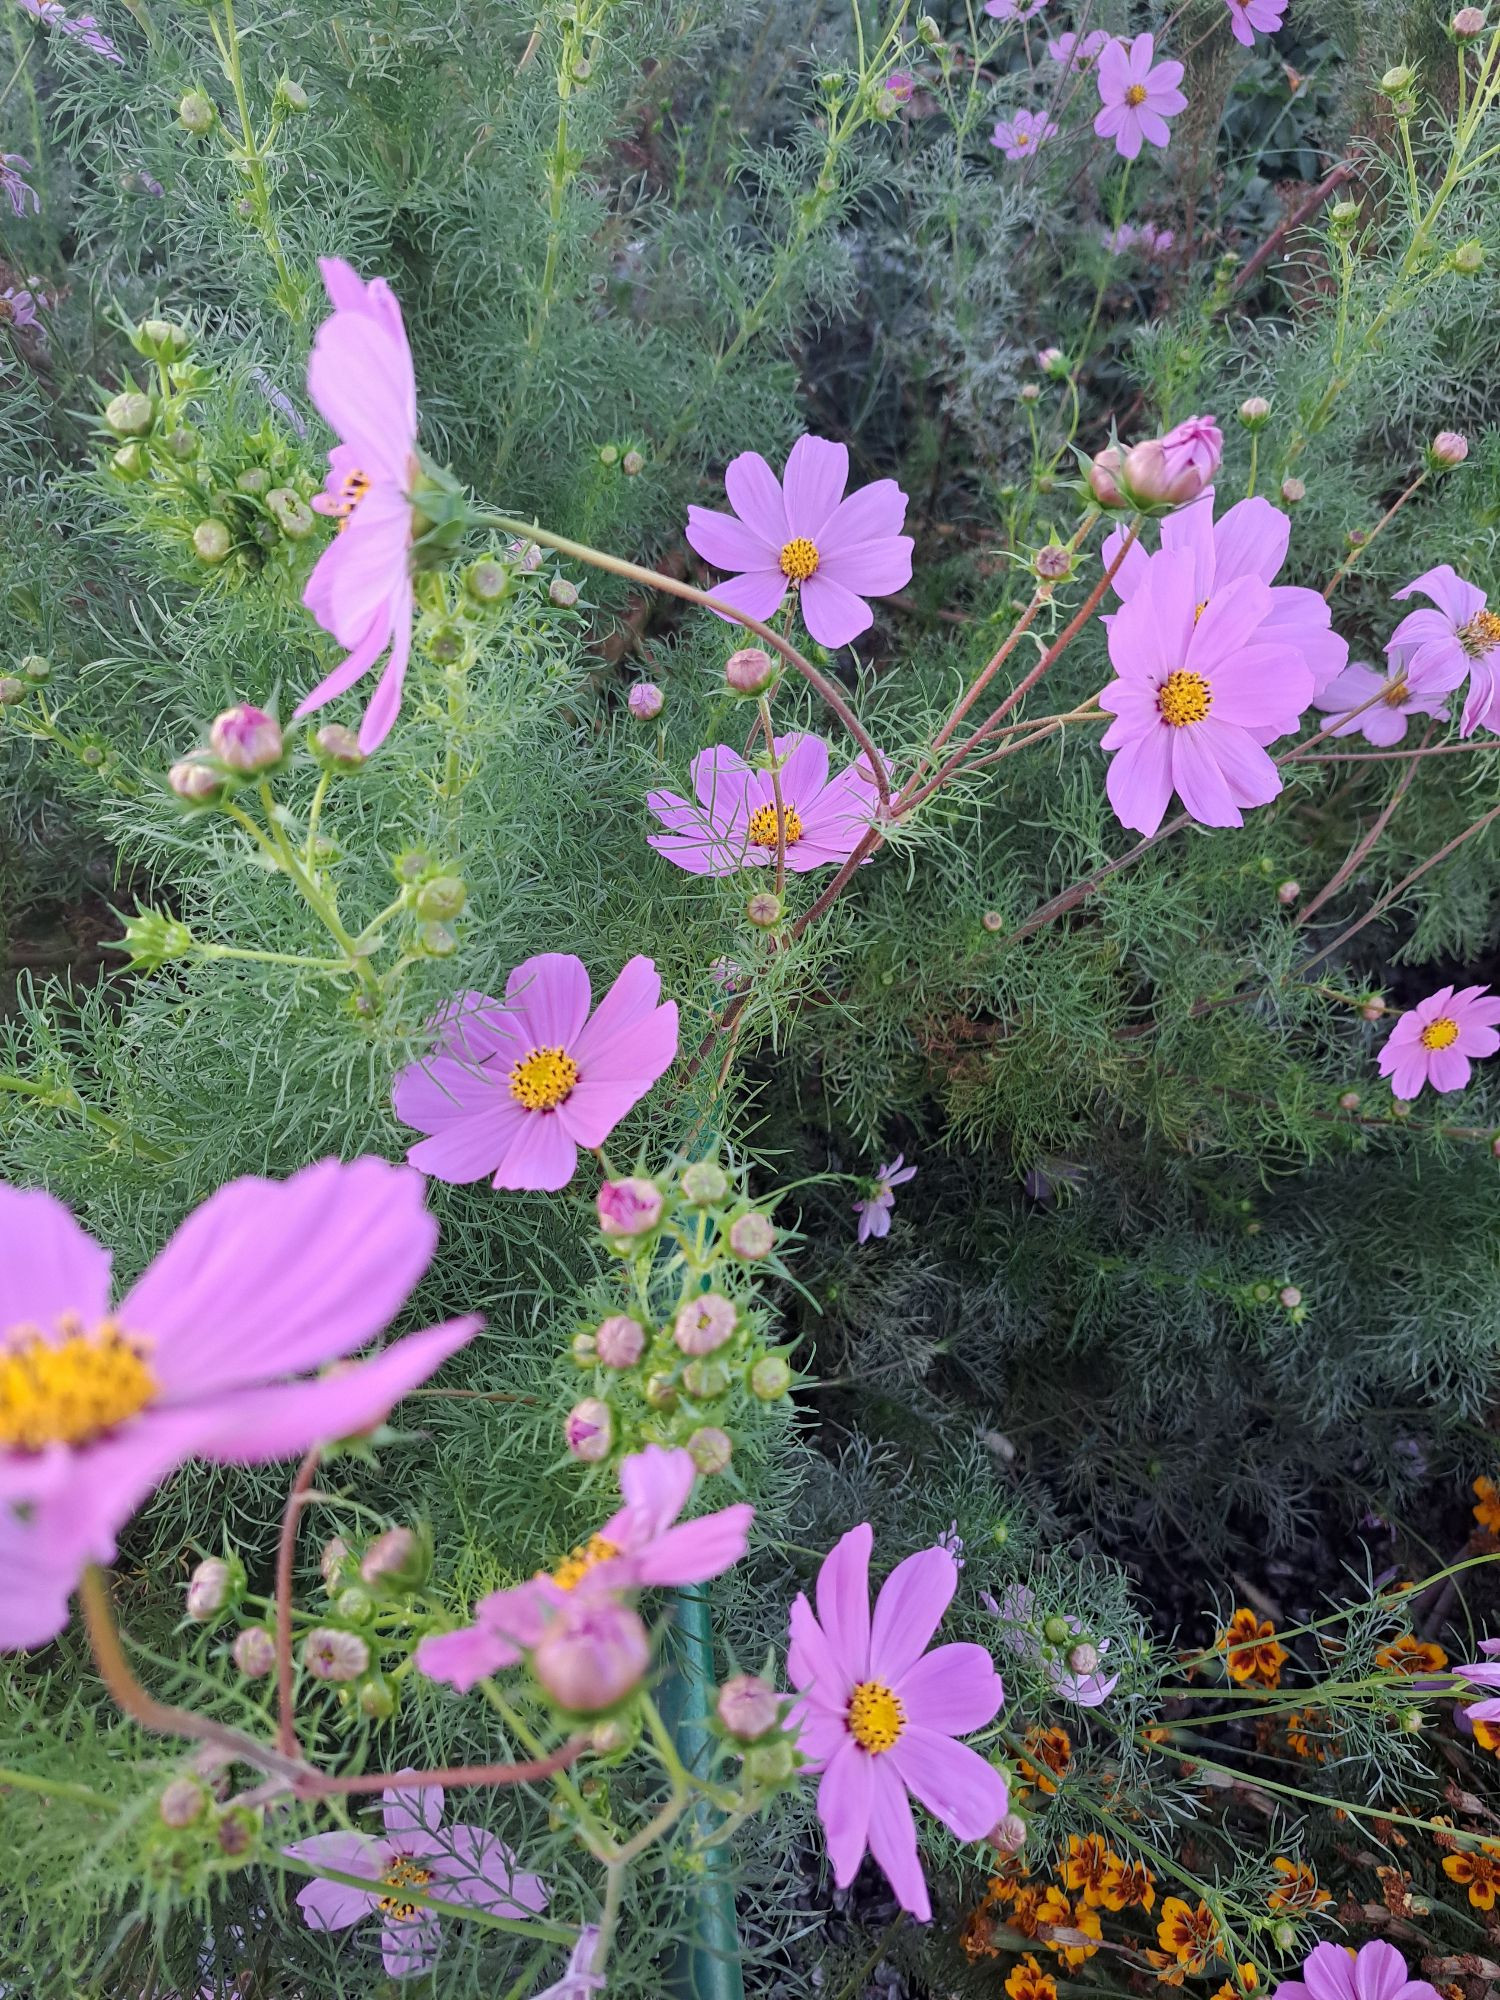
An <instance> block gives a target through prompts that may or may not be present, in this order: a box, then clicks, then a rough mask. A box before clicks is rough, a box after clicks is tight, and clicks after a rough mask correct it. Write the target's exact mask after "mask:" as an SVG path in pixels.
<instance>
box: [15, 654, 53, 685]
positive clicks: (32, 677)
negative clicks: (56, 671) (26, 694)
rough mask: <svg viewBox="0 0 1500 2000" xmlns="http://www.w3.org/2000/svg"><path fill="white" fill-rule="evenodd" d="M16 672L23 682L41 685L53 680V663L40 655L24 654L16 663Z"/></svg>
mask: <svg viewBox="0 0 1500 2000" xmlns="http://www.w3.org/2000/svg"><path fill="white" fill-rule="evenodd" d="M16 672H17V673H18V674H19V675H20V676H21V678H22V679H23V680H27V681H32V682H34V683H37V684H40V683H41V682H42V681H50V680H51V678H52V662H51V661H50V660H48V659H44V658H43V657H42V655H41V654H40V653H24V654H23V655H22V656H21V658H20V659H19V660H17V661H16Z"/></svg>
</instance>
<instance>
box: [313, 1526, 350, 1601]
mask: <svg viewBox="0 0 1500 2000" xmlns="http://www.w3.org/2000/svg"><path fill="white" fill-rule="evenodd" d="M350 1560H351V1558H350V1555H349V1544H348V1543H347V1542H346V1541H345V1540H344V1538H343V1537H342V1535H334V1536H332V1537H330V1539H329V1540H328V1541H326V1542H325V1543H324V1544H323V1547H322V1551H321V1553H320V1554H319V1556H318V1568H319V1570H320V1571H321V1572H322V1577H323V1585H324V1588H325V1589H327V1590H338V1589H339V1588H340V1587H341V1585H342V1583H343V1577H342V1575H341V1572H342V1571H343V1570H345V1569H346V1568H347V1567H348V1565H349V1562H350Z"/></svg>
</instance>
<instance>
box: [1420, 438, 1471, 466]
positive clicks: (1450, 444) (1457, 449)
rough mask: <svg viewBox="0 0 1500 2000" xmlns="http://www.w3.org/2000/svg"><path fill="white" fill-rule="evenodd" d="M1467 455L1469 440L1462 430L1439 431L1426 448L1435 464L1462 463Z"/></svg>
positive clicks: (1450, 464)
mask: <svg viewBox="0 0 1500 2000" xmlns="http://www.w3.org/2000/svg"><path fill="white" fill-rule="evenodd" d="M1468 455H1469V440H1468V439H1467V438H1466V437H1465V436H1464V434H1463V432H1462V431H1439V432H1438V434H1437V436H1436V437H1435V438H1434V439H1433V440H1432V443H1431V444H1430V445H1429V446H1428V449H1427V456H1428V457H1429V458H1430V459H1431V460H1432V463H1433V464H1434V465H1435V466H1452V465H1462V464H1463V462H1464V460H1465V459H1466V458H1467V457H1468Z"/></svg>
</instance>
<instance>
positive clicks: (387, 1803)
mask: <svg viewBox="0 0 1500 2000" xmlns="http://www.w3.org/2000/svg"><path fill="white" fill-rule="evenodd" d="M396 1776H397V1778H398V1779H399V1778H403V1777H405V1776H406V1772H404V1771H398V1772H397V1773H396ZM380 1805H381V1813H382V1816H383V1818H384V1821H385V1830H386V1836H387V1838H388V1839H390V1840H392V1841H394V1842H396V1844H397V1845H400V1844H401V1843H402V1842H403V1841H404V1840H405V1839H406V1836H407V1835H409V1834H413V1833H424V1834H435V1833H436V1832H437V1831H438V1829H439V1828H440V1827H441V1826H442V1824H443V1788H442V1786H441V1785H401V1784H395V1785H387V1787H386V1788H385V1790H384V1791H383V1792H382V1793H381V1795H380Z"/></svg>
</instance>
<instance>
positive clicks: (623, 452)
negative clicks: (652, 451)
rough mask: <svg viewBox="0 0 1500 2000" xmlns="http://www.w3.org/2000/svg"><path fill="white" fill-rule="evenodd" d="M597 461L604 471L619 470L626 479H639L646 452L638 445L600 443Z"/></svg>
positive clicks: (642, 470) (644, 467) (644, 466)
mask: <svg viewBox="0 0 1500 2000" xmlns="http://www.w3.org/2000/svg"><path fill="white" fill-rule="evenodd" d="M599 463H600V464H601V465H602V466H603V467H604V469H605V471H606V472H619V473H622V474H623V475H624V476H625V478H626V479H639V478H640V476H641V474H642V473H643V472H644V471H645V470H646V454H645V453H644V452H643V451H642V450H641V449H640V447H639V446H638V445H633V444H625V445H620V444H601V445H600V447H599Z"/></svg>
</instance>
